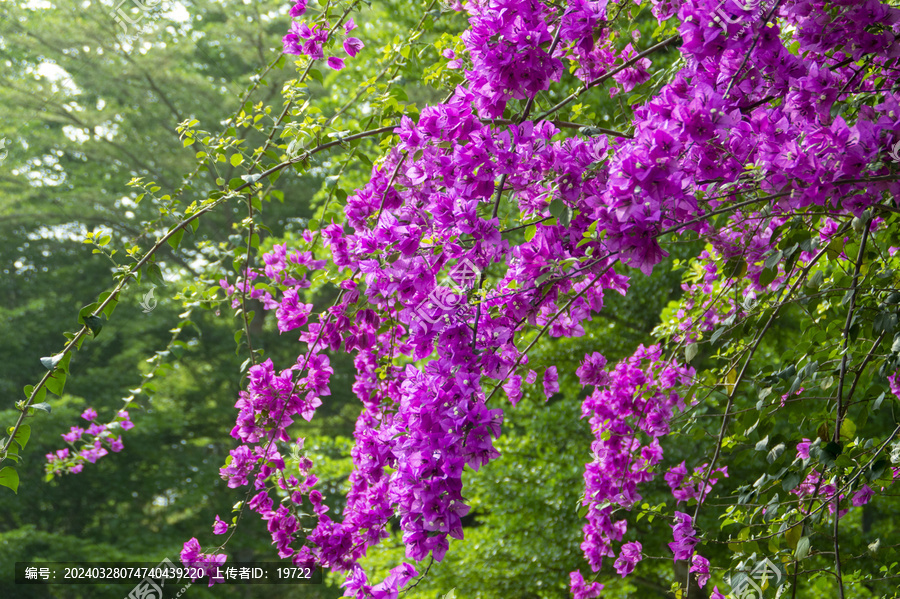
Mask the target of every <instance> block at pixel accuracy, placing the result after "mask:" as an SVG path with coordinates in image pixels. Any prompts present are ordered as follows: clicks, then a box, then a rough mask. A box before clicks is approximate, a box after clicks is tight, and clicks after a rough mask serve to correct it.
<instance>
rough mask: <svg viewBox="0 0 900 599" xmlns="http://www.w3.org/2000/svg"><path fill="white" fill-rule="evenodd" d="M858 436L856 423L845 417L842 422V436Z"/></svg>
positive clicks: (851, 437) (847, 437)
mask: <svg viewBox="0 0 900 599" xmlns="http://www.w3.org/2000/svg"><path fill="white" fill-rule="evenodd" d="M855 436H856V424H854V423H853V421H852V420H850V419H849V418H844V420H843V422H841V437H843V438H844V439H848V440H852V439H853V437H855Z"/></svg>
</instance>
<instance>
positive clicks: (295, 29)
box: [282, 0, 365, 71]
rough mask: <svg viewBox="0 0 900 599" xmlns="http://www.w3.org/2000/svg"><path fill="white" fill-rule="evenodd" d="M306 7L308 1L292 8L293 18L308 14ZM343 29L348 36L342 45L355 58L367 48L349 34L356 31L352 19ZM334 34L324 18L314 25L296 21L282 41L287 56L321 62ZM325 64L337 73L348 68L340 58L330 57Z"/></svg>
mask: <svg viewBox="0 0 900 599" xmlns="http://www.w3.org/2000/svg"><path fill="white" fill-rule="evenodd" d="M306 5H307V0H300V2H297V3H296V4H295V5H294V6H293V7H291V10H290V15H291V17H292V18H295V19H297V18H300V17H302V16H303V15H304V14H306ZM343 29H344V34H347V36H346V37H345V38H344V41H343V44H342V45H343V48H344V52H346V53H347V55H348V56H350V58H353V57H355V56H356V55H357V54H358V53H359V51H360V50H362V49H363V48H364V47H365V44H363V42H362V40H360V39H359V38H357V37H350V36H349V33H350V32H351V31H353V30H354V29H356V23H355V22H354V21H353V19H352V18H350V19H347V21H345V22H344V26H343ZM333 33H334V30H332V29H331V26H330V25H329V24H328V21H326V20H324V16H323V18H320V19H318V20H316V21H313V22H312V24H310V23H308V22H307V21H294V22H293V23H292V24H291V31H290V33H288V34H287V35H285V36H284V39H283V40H282V44H283V46H284V47H283V51H284V53H285V54H293V55H297V56H308V57H309V58H310V60H321V59H323V58H325V49H326V46H327V45H328V41H329V39H330V37H331V35H332V34H333ZM325 63H326V64H327V65H328V66H329V67H330V68H332V69H334V70H335V71H340V70H341V69H343V68H344V66H346V64H345V62H344V59H343V58H341V57H339V56H329V57H328V59H327V60H326V61H325Z"/></svg>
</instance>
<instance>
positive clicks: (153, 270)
mask: <svg viewBox="0 0 900 599" xmlns="http://www.w3.org/2000/svg"><path fill="white" fill-rule="evenodd" d="M147 276H148V277H149V278H150V280H151V281H152V282H153V283H155V284H157V285H160V286H164V285H165V284H166V282H165V280H164V279H163V276H162V270H161V269H160V268H159V264H151V265H150V266H148V267H147Z"/></svg>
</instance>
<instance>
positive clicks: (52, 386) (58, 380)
mask: <svg viewBox="0 0 900 599" xmlns="http://www.w3.org/2000/svg"><path fill="white" fill-rule="evenodd" d="M44 386H45V387H46V388H47V391H49V392H50V393H53V394H54V395H59V396H60V397H62V394H63V389H65V387H66V373H65V372H63V371H61V370H60V371H59V372H54V373H53V374H52V375H50V377H49V378H48V379H47V382H46V383H45V384H44Z"/></svg>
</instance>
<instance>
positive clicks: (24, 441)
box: [6, 424, 31, 449]
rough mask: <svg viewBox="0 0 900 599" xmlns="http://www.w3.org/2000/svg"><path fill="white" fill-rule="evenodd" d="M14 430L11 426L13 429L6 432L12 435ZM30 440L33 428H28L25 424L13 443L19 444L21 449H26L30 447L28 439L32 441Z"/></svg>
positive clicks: (20, 428)
mask: <svg viewBox="0 0 900 599" xmlns="http://www.w3.org/2000/svg"><path fill="white" fill-rule="evenodd" d="M14 428H15V427H13V426H11V427H9V429H7V431H6V432H8V433H9V434H12V432H13V429H14ZM30 438H31V427H30V426H28V425H27V424H23V425H22V426H20V427H19V430H18V431H16V436H15V438H14V439H13V441H15V442H16V443H18V445H19V447H21V448H22V449H25V446H26V445H28V439H30Z"/></svg>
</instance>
